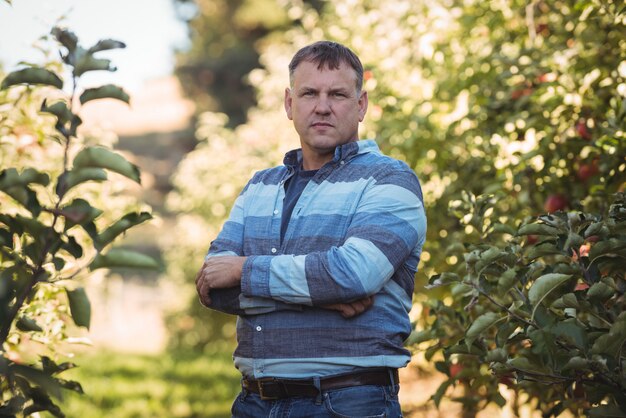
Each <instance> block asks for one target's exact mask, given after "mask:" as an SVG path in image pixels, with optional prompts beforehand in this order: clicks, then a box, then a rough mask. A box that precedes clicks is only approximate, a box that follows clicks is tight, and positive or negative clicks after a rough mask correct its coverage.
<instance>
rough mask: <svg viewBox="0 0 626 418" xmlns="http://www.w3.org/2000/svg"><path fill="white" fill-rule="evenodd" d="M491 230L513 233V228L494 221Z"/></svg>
mask: <svg viewBox="0 0 626 418" xmlns="http://www.w3.org/2000/svg"><path fill="white" fill-rule="evenodd" d="M493 232H495V233H501V234H509V235H515V229H513V228H512V227H510V226H508V225H505V224H501V223H499V222H496V223H495V225H494V226H493Z"/></svg>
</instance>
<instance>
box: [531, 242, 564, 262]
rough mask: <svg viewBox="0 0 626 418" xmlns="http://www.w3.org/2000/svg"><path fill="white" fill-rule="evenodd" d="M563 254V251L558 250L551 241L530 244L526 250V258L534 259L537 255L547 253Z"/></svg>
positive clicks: (540, 255) (542, 255) (541, 255)
mask: <svg viewBox="0 0 626 418" xmlns="http://www.w3.org/2000/svg"><path fill="white" fill-rule="evenodd" d="M557 254H563V251H561V250H559V249H558V248H557V247H556V246H555V245H554V244H551V243H543V244H539V245H535V246H532V247H531V248H530V250H529V251H528V255H527V257H528V259H529V260H534V259H536V258H539V257H544V256H547V255H557Z"/></svg>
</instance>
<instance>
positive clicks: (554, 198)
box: [543, 194, 569, 213]
mask: <svg viewBox="0 0 626 418" xmlns="http://www.w3.org/2000/svg"><path fill="white" fill-rule="evenodd" d="M568 204H569V202H568V200H567V197H565V196H563V195H562V194H551V195H550V196H548V198H547V199H546V201H545V203H544V204H543V209H544V210H545V211H546V212H548V213H553V212H556V211H559V210H563V209H565V208H566V207H567V206H568Z"/></svg>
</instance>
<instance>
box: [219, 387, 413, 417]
mask: <svg viewBox="0 0 626 418" xmlns="http://www.w3.org/2000/svg"><path fill="white" fill-rule="evenodd" d="M398 390H399V386H397V385H396V386H352V387H348V388H342V389H333V390H329V391H326V392H323V393H322V394H321V396H319V397H317V398H313V397H311V398H308V397H291V398H284V399H278V400H270V401H265V400H262V399H261V397H260V396H259V395H257V394H256V393H251V392H247V391H246V390H245V389H244V390H243V391H242V392H241V393H240V394H239V396H237V399H235V402H234V403H233V407H232V410H231V412H232V416H233V418H264V417H267V418H304V417H307V418H309V417H310V418H328V417H335V418H351V417H359V418H375V417H376V418H377V417H385V418H399V417H402V412H401V410H400V402H399V401H398Z"/></svg>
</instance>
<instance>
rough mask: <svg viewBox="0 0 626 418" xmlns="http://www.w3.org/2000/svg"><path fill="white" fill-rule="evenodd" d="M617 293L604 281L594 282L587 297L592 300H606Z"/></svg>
mask: <svg viewBox="0 0 626 418" xmlns="http://www.w3.org/2000/svg"><path fill="white" fill-rule="evenodd" d="M614 294H615V289H613V288H611V287H609V286H607V285H606V284H604V283H602V282H598V283H594V284H593V286H591V287H590V288H589V290H588V291H587V297H588V298H589V299H592V300H599V301H601V302H604V301H606V300H607V299H609V298H610V297H611V296H613V295H614Z"/></svg>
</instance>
